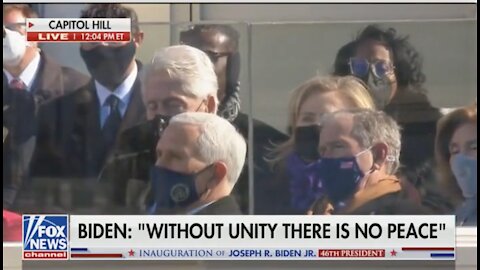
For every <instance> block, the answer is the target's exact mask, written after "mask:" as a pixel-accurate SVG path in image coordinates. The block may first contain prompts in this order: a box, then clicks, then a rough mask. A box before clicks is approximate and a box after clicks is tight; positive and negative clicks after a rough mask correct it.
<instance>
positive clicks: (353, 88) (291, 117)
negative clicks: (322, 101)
mask: <svg viewBox="0 0 480 270" xmlns="http://www.w3.org/2000/svg"><path fill="white" fill-rule="evenodd" d="M325 93H335V94H337V95H338V97H340V98H341V99H342V100H344V101H345V102H346V103H348V104H351V106H352V107H350V109H355V108H358V109H372V110H375V103H374V102H373V99H372V97H371V96H370V94H369V92H368V90H367V86H366V85H365V84H364V83H363V82H362V81H361V80H359V79H357V78H356V77H353V76H326V77H321V76H315V77H313V78H311V79H309V80H307V81H306V82H304V83H302V84H301V85H300V86H298V87H297V88H296V89H294V90H293V91H292V93H291V95H290V102H289V105H288V127H289V128H290V129H291V131H292V132H291V136H290V138H289V139H288V140H287V141H286V142H284V143H283V144H280V145H277V146H275V147H274V148H273V149H272V151H271V153H270V158H269V159H268V162H269V163H270V165H271V166H276V165H277V164H278V163H279V162H280V161H282V160H284V159H285V158H286V157H287V156H288V155H289V154H290V153H291V152H292V151H293V145H294V142H295V132H294V130H295V128H296V127H297V125H296V123H297V122H298V118H299V114H300V108H301V107H302V105H303V104H304V103H305V101H306V100H307V99H308V98H310V97H311V96H313V95H315V94H325Z"/></svg>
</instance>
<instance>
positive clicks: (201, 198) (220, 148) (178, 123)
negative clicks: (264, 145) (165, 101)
mask: <svg viewBox="0 0 480 270" xmlns="http://www.w3.org/2000/svg"><path fill="white" fill-rule="evenodd" d="M156 151H157V162H156V164H155V167H154V168H153V169H152V172H151V174H152V187H153V191H154V196H155V204H154V205H153V207H154V208H156V212H157V213H165V212H166V213H172V212H173V213H180V214H204V215H221V214H228V215H233V214H241V212H240V208H239V206H238V205H237V203H236V201H235V199H234V198H233V197H231V196H230V193H231V191H232V189H233V187H234V186H235V183H236V182H237V180H238V178H239V176H240V173H241V171H242V168H243V165H244V163H245V156H246V151H247V146H246V143H245V140H244V139H243V137H242V135H240V134H239V133H238V132H237V131H236V129H235V127H234V126H233V125H232V124H230V123H229V122H228V121H227V120H225V119H223V118H221V117H219V116H217V115H215V114H211V113H198V112H189V113H182V114H179V115H177V116H174V117H173V118H172V119H171V120H170V123H169V125H168V127H167V128H166V129H165V131H164V133H163V134H162V137H161V138H160V140H159V142H158V145H157V149H156Z"/></svg>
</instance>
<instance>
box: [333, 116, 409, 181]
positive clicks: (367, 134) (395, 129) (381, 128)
mask: <svg viewBox="0 0 480 270" xmlns="http://www.w3.org/2000/svg"><path fill="white" fill-rule="evenodd" d="M342 114H350V115H353V128H352V136H353V137H354V138H355V139H356V140H357V141H358V143H359V144H360V146H361V147H363V148H368V147H371V146H373V145H375V144H377V143H384V144H386V145H387V147H388V153H387V173H389V174H395V173H396V172H397V170H398V168H399V167H400V149H401V134H400V126H399V125H398V124H397V122H395V120H393V118H392V117H390V116H388V115H387V114H386V113H384V112H382V111H373V110H369V109H349V110H341V111H338V112H335V113H333V114H332V115H331V116H332V118H334V117H336V116H339V115H342Z"/></svg>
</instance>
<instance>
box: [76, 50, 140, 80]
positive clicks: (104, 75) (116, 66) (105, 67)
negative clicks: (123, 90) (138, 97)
mask: <svg viewBox="0 0 480 270" xmlns="http://www.w3.org/2000/svg"><path fill="white" fill-rule="evenodd" d="M135 51H136V48H135V43H134V42H133V41H132V42H130V43H128V44H126V45H124V46H120V47H106V46H98V47H96V48H94V49H92V50H83V49H81V48H80V55H81V56H82V58H83V61H84V62H85V64H86V65H87V69H88V72H90V74H91V75H92V77H93V78H94V79H95V80H97V81H98V82H99V83H101V84H102V85H104V86H107V87H109V86H113V87H116V86H118V85H120V84H121V83H122V82H123V80H124V79H125V71H126V70H127V68H128V66H129V65H130V63H131V62H132V59H133V57H134V56H135Z"/></svg>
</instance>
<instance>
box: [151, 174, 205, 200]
mask: <svg viewBox="0 0 480 270" xmlns="http://www.w3.org/2000/svg"><path fill="white" fill-rule="evenodd" d="M209 167H210V166H207V167H205V169H203V170H201V171H200V172H198V173H195V174H185V173H180V172H176V171H172V170H170V169H167V168H164V167H158V166H153V167H152V169H151V171H150V177H151V181H152V189H153V194H154V199H155V204H156V207H155V208H156V209H174V208H177V207H186V206H188V205H190V204H192V203H194V202H196V201H198V199H199V198H200V194H199V193H198V191H197V189H196V187H195V179H196V178H197V176H198V175H199V174H200V173H202V172H203V171H205V170H206V169H208V168H209Z"/></svg>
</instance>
